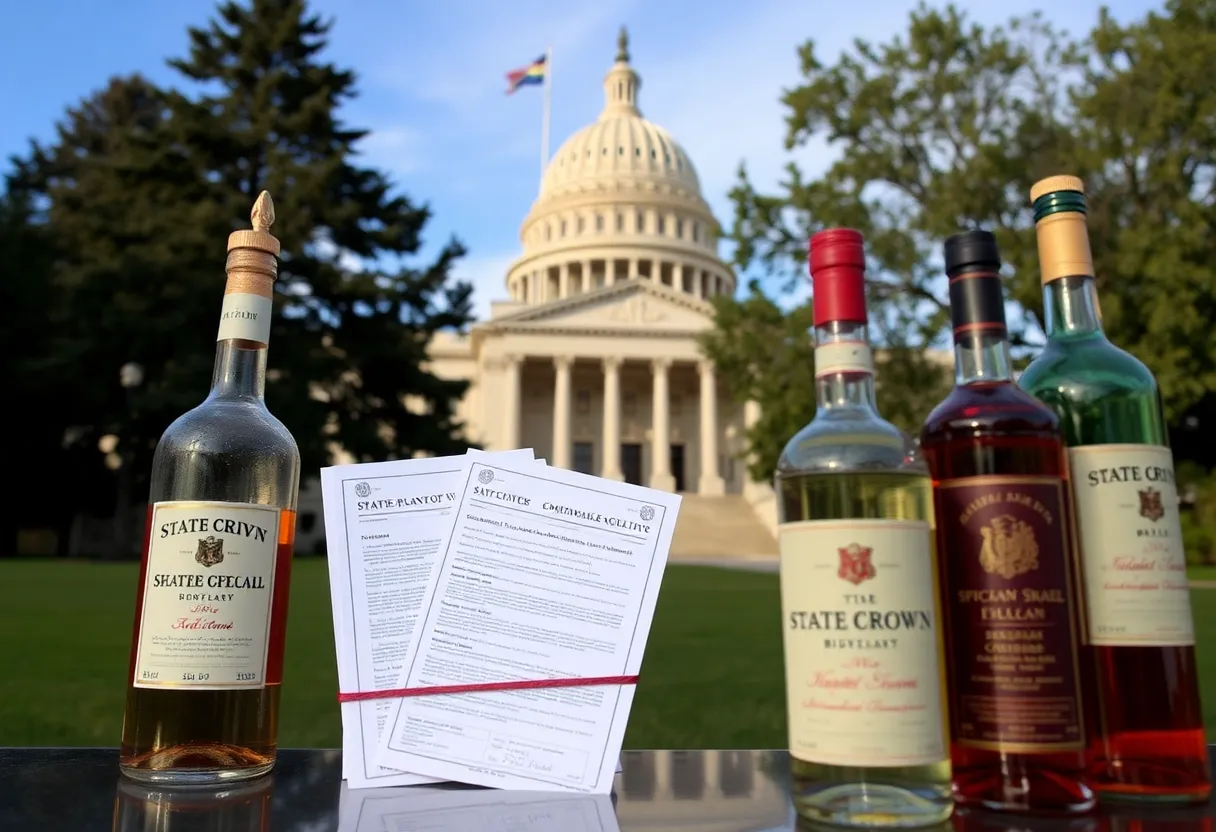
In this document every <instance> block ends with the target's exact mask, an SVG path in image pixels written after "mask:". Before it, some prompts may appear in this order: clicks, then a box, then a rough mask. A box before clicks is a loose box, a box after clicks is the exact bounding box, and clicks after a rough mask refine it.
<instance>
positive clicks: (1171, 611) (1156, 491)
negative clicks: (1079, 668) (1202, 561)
mask: <svg viewBox="0 0 1216 832" xmlns="http://www.w3.org/2000/svg"><path fill="white" fill-rule="evenodd" d="M1068 458H1069V464H1070V466H1071V468H1072V479H1073V489H1072V490H1073V501H1074V503H1075V505H1076V509H1077V531H1078V533H1079V534H1078V537H1079V538H1080V544H1081V557H1082V560H1081V563H1082V566H1083V572H1084V581H1085V601H1086V612H1087V613H1088V620H1089V627H1088V634H1087V635H1088V638H1089V641H1090V643H1091V644H1096V645H1099V646H1104V647H1105V646H1137V645H1139V646H1144V645H1152V646H1186V645H1193V644H1194V643H1195V626H1194V622H1193V620H1192V618H1191V591H1190V585H1189V583H1188V581H1187V576H1186V551H1185V550H1184V549H1183V546H1182V521H1181V519H1180V518H1179V513H1178V491H1177V487H1176V486H1175V483H1174V457H1173V454H1172V453H1171V452H1170V449H1169V448H1166V447H1162V446H1160V445H1088V446H1083V447H1079V448H1070V449H1069V451H1068Z"/></svg>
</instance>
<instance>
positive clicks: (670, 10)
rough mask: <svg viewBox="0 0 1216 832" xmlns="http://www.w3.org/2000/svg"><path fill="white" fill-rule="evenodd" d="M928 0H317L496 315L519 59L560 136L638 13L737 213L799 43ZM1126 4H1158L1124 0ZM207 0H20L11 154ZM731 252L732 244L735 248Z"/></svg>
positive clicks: (4, 86) (529, 141)
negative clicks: (538, 60)
mask: <svg viewBox="0 0 1216 832" xmlns="http://www.w3.org/2000/svg"><path fill="white" fill-rule="evenodd" d="M915 5H916V3H915V0H867V2H865V3H829V2H820V0H750V2H747V3H743V2H737V0H735V1H733V2H732V1H731V0H665V2H663V3H645V4H643V3H642V2H641V0H595V2H589V1H588V2H570V0H564V1H563V0H517V1H516V2H511V3H504V2H497V0H441V2H428V3H422V2H418V0H408V1H406V0H398V1H397V2H390V0H315V2H314V5H313V8H314V9H316V10H317V11H320V12H321V13H322V14H323V15H324V16H326V17H332V18H335V19H336V25H335V26H334V29H333V31H332V32H331V46H330V51H329V56H328V57H329V59H330V60H333V61H334V62H336V63H337V64H339V65H340V66H344V67H349V68H352V69H354V70H355V71H356V73H357V74H358V89H359V92H360V95H359V97H358V98H357V99H356V100H355V101H353V102H352V103H350V104H349V105H347V106H346V108H345V109H344V112H343V117H344V119H345V120H346V121H347V123H348V124H350V125H352V126H357V127H362V128H367V129H370V130H372V131H373V132H372V134H371V135H370V136H369V137H368V138H367V140H365V142H364V144H363V147H362V154H363V162H364V163H365V164H369V165H372V166H375V167H377V168H380V169H381V170H384V171H386V172H388V173H389V175H390V176H391V177H392V178H393V179H394V181H395V182H396V183H397V184H398V186H399V187H400V188H401V189H402V190H403V191H404V192H405V193H407V194H408V195H409V196H411V197H412V198H414V199H415V200H418V201H423V202H427V203H429V204H430V206H431V208H432V210H433V211H434V214H435V216H434V218H433V220H432V221H431V223H430V224H429V226H428V228H427V231H426V238H425V239H426V245H427V249H428V250H433V249H435V248H437V247H438V246H440V245H442V243H443V242H444V241H445V240H446V239H447V238H448V237H449V236H450V235H452V234H455V235H457V236H458V237H459V238H460V239H461V240H462V241H463V242H464V243H465V245H466V246H467V247H468V249H469V255H468V256H467V257H466V258H465V259H464V260H463V261H462V262H461V264H460V265H459V266H458V268H457V274H458V276H460V277H463V278H467V279H469V280H471V281H473V283H474V285H475V296H474V303H475V309H476V311H477V312H478V314H479V315H484V314H485V313H486V311H487V310H488V307H489V303H490V301H491V300H492V299H500V298H502V297H503V296H504V295H505V291H504V289H503V280H504V277H505V272H506V268H507V265H508V264H509V263H510V262H511V260H512V259H513V258H514V257H515V256H516V255H517V254H518V252H519V236H518V234H519V224H520V222H521V220H522V219H523V217H524V215H525V214H526V213H527V211H528V208H529V206H530V204H531V202H532V200H533V199H535V198H536V193H537V187H538V184H539V179H540V142H541V139H540V135H541V103H542V92H541V88H540V87H527V88H524V89H523V90H521V91H519V92H518V93H516V94H515V95H513V96H505V95H504V94H503V92H504V89H505V86H506V82H505V79H504V77H503V76H504V74H505V73H506V72H507V71H508V70H511V69H514V68H516V67H518V66H520V65H523V64H526V63H528V62H529V61H531V60H532V59H533V58H535V57H537V56H538V55H540V54H542V53H543V52H544V50H545V48H546V47H547V46H548V47H551V48H552V50H553V93H552V95H553V98H552V138H551V151H553V152H556V150H557V149H558V148H559V147H560V145H561V142H562V141H564V140H565V139H566V138H567V137H568V136H570V135H571V134H572V133H573V132H574V131H576V130H577V129H578V128H579V127H581V126H583V125H584V124H587V123H589V122H591V121H592V120H594V118H595V117H596V115H597V114H598V113H599V110H600V108H601V106H602V104H603V93H602V90H601V80H602V78H603V75H604V73H605V72H606V71H607V69H608V68H609V66H610V65H611V63H612V60H613V56H614V54H615V51H616V33H617V29H618V28H619V27H620V26H621V25H622V24H624V25H626V26H628V28H629V33H630V52H631V56H632V61H633V65H634V67H635V69H637V71H638V72H639V73H640V75H641V77H642V88H641V92H640V106H641V109H642V112H643V114H644V115H645V116H646V117H647V118H649V119H650V120H652V121H654V122H655V123H657V124H660V125H662V126H663V127H665V128H666V129H667V130H668V131H670V132H671V133H672V135H673V136H675V138H676V139H677V140H678V141H680V142H681V143H682V144H683V145H684V147H685V148H686V149H687V150H688V152H689V154H690V155H691V158H692V160H693V162H694V163H695V164H696V166H697V170H698V173H699V175H700V177H701V183H702V187H703V189H704V195H705V198H706V199H707V200H708V201H709V204H710V206H711V208H712V209H713V211H714V213H715V215H716V216H717V217H718V219H719V221H721V222H723V223H726V222H729V220H730V216H731V214H730V205H729V202H728V200H727V198H726V193H727V190H728V189H729V188H730V186H731V184H732V182H733V181H734V178H735V172H736V170H737V168H738V165H739V163H740V162H746V164H747V165H748V168H749V170H750V171H751V174H752V176H753V179H754V180H755V181H756V182H757V183H758V184H759V185H761V186H772V185H773V184H774V183H776V182H777V181H778V179H779V178H780V176H781V174H782V169H783V167H784V166H785V164H786V163H787V162H788V161H789V160H790V158H791V157H790V156H789V155H788V154H786V153H785V152H784V151H783V150H782V146H783V145H782V141H783V138H784V126H785V125H784V112H783V109H782V107H781V105H780V103H779V100H778V99H779V97H780V95H781V92H782V90H783V89H785V88H787V87H789V86H792V85H795V84H796V83H797V82H798V65H797V56H796V49H797V47H798V46H799V45H800V44H801V43H802V42H804V41H805V40H807V39H808V38H813V39H814V40H815V41H816V43H817V46H818V48H819V49H820V50H821V51H820V54H821V55H822V56H823V57H824V58H826V59H829V60H830V59H831V58H832V57H833V56H834V55H836V54H838V53H839V51H840V50H841V49H842V48H844V47H846V46H847V45H848V44H849V43H850V42H851V41H852V39H853V38H855V37H862V38H865V39H868V40H872V41H883V40H886V39H887V38H889V37H891V36H892V35H894V34H896V33H898V32H901V31H903V30H904V29H905V28H906V22H907V17H908V13H909V12H910V11H911V9H912V8H913V7H914V6H915ZM960 5H961V6H963V7H965V8H967V9H968V10H969V11H970V13H971V14H972V16H973V17H974V18H975V19H977V20H979V21H981V22H986V23H994V22H999V21H1003V20H1005V19H1007V18H1008V17H1009V16H1011V15H1013V14H1018V13H1022V12H1027V11H1030V10H1032V9H1034V8H1044V9H1045V12H1046V14H1047V16H1048V18H1049V19H1050V20H1051V21H1052V22H1053V23H1055V24H1056V25H1057V26H1059V27H1062V28H1065V29H1067V30H1069V31H1071V32H1074V33H1081V32H1083V31H1085V30H1087V29H1088V28H1089V26H1090V25H1092V23H1093V22H1094V20H1096V18H1097V13H1098V5H1099V4H1098V3H1093V2H1081V0H1067V1H1066V2H1056V3H1050V4H1049V3H1046V2H1044V0H966V1H965V2H962V3H960ZM1108 5H1110V6H1111V8H1112V11H1113V12H1114V14H1115V15H1116V17H1118V18H1120V19H1128V18H1131V17H1136V16H1139V15H1140V14H1142V13H1143V12H1144V11H1145V10H1147V9H1148V8H1150V7H1154V6H1157V5H1159V4H1157V3H1150V2H1147V0H1116V1H1115V2H1112V3H1109V4H1108ZM213 9H214V3H213V2H211V0H172V2H164V0H159V1H157V0H54V2H51V3H14V4H8V7H7V8H6V11H5V26H4V32H3V34H0V79H3V81H2V82H0V113H3V114H4V117H3V119H0V156H2V157H3V159H4V160H5V162H4V165H5V167H7V159H8V157H9V156H10V155H11V154H13V153H21V152H23V151H24V150H25V149H26V147H27V141H28V139H29V138H30V137H36V138H39V139H41V140H47V139H51V138H53V136H54V125H55V122H56V121H57V120H58V119H59V118H60V117H61V115H62V113H63V111H64V110H65V108H66V107H68V106H69V105H72V104H75V103H76V102H78V101H79V100H80V99H81V98H82V97H84V96H86V95H88V94H89V93H90V92H92V91H94V90H96V89H98V88H99V87H101V86H102V85H103V84H104V82H105V80H106V79H107V78H108V77H110V76H112V75H116V74H127V73H132V72H141V73H143V74H145V75H147V76H148V77H149V78H151V79H152V80H154V81H156V82H160V83H165V84H170V83H177V82H178V79H177V77H176V75H175V73H173V72H172V71H171V70H170V69H168V68H167V67H166V66H165V59H166V58H168V57H174V56H181V55H184V54H185V52H186V46H187V37H186V27H187V26H189V25H202V24H204V23H205V22H206V21H207V19H208V18H209V17H210V15H211V13H212V10H213ZM796 158H797V160H798V161H799V163H800V164H802V165H803V166H804V169H806V170H808V171H810V172H814V171H815V170H819V169H822V168H823V167H824V166H825V165H826V164H827V163H828V162H829V161H830V156H829V155H828V153H827V151H826V150H825V149H824V148H822V147H812V148H809V149H806V150H803V151H800V152H799V153H798V154H797V156H796ZM726 254H727V252H726V251H725V250H724V251H723V255H724V256H725V255H726Z"/></svg>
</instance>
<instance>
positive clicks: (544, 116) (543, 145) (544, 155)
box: [540, 46, 553, 180]
mask: <svg viewBox="0 0 1216 832" xmlns="http://www.w3.org/2000/svg"><path fill="white" fill-rule="evenodd" d="M552 75H553V47H551V46H546V47H545V103H544V105H543V109H542V110H541V117H540V119H541V120H540V176H541V179H542V180H543V179H544V178H545V168H546V167H547V166H548V165H549V103H550V100H551V93H552V87H551V86H550V78H551V77H552Z"/></svg>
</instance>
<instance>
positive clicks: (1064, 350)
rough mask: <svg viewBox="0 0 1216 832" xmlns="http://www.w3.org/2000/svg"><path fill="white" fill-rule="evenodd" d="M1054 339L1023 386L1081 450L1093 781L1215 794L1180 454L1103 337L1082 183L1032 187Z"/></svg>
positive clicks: (1139, 372)
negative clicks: (1095, 701) (1181, 501)
mask: <svg viewBox="0 0 1216 832" xmlns="http://www.w3.org/2000/svg"><path fill="white" fill-rule="evenodd" d="M1030 196H1031V201H1032V203H1033V206H1034V218H1035V226H1036V233H1037V235H1038V245H1039V265H1040V270H1041V275H1042V281H1043V305H1044V308H1045V311H1046V324H1047V345H1046V347H1045V348H1044V349H1043V351H1042V353H1040V354H1039V355H1038V357H1036V358H1035V360H1034V361H1032V362H1031V363H1030V366H1028V367H1027V368H1026V370H1025V372H1024V373H1023V375H1022V378H1021V379H1020V380H1019V384H1020V386H1021V387H1022V388H1023V389H1024V390H1026V391H1027V392H1029V393H1031V394H1033V395H1034V396H1036V397H1037V398H1039V399H1040V400H1041V401H1043V402H1044V403H1046V404H1047V405H1048V406H1049V407H1051V408H1052V409H1053V410H1054V411H1055V412H1056V414H1057V415H1058V416H1059V418H1060V424H1061V427H1062V428H1063V430H1064V438H1065V441H1066V442H1067V444H1068V446H1069V450H1068V456H1069V464H1070V466H1071V468H1072V477H1073V502H1074V506H1075V511H1076V527H1077V533H1078V535H1077V536H1078V538H1079V541H1080V554H1081V564H1082V585H1083V587H1084V590H1085V594H1084V597H1085V607H1086V624H1087V626H1086V627H1085V629H1084V631H1083V633H1084V637H1085V639H1086V640H1087V642H1088V644H1089V645H1092V652H1093V660H1094V663H1095V665H1096V667H1097V673H1098V685H1097V687H1098V695H1099V704H1100V708H1099V709H1098V711H1097V714H1096V716H1097V730H1096V731H1094V734H1095V736H1092V737H1091V738H1090V762H1089V766H1090V770H1089V776H1090V780H1091V783H1092V785H1093V786H1094V788H1095V790H1096V791H1097V792H1098V793H1099V795H1101V796H1102V798H1103V799H1125V800H1144V801H1155V802H1182V803H1186V802H1192V801H1205V800H1207V799H1208V796H1209V795H1210V794H1211V788H1212V787H1211V772H1210V769H1209V763H1208V753H1207V748H1206V740H1205V738H1204V730H1203V711H1202V708H1201V707H1200V698H1199V683H1198V674H1197V673H1196V667H1195V648H1194V645H1195V630H1194V624H1193V622H1192V618H1191V598H1190V589H1189V586H1188V583H1187V576H1186V554H1185V552H1184V551H1183V547H1182V527H1181V523H1180V520H1179V515H1178V494H1177V489H1176V486H1175V483H1174V460H1173V455H1172V453H1171V451H1170V448H1169V439H1168V436H1167V433H1166V429H1165V420H1164V416H1163V414H1162V410H1161V404H1160V398H1159V395H1158V388H1157V382H1156V380H1155V379H1154V378H1153V375H1152V373H1151V372H1150V371H1149V370H1148V368H1147V367H1145V366H1144V364H1142V363H1141V362H1140V361H1139V360H1137V359H1136V358H1134V357H1133V356H1131V355H1130V354H1128V353H1127V352H1125V351H1124V350H1122V349H1120V348H1119V347H1117V346H1115V345H1114V344H1112V343H1111V342H1110V341H1109V340H1108V339H1107V337H1106V335H1105V334H1104V333H1103V331H1102V317H1101V313H1100V311H1099V307H1098V298H1097V293H1096V290H1095V286H1094V269H1093V258H1092V256H1091V253H1090V248H1089V235H1088V232H1087V230H1086V225H1085V212H1086V209H1085V194H1084V186H1083V184H1082V182H1081V180H1080V179H1078V178H1076V177H1074V176H1052V177H1049V178H1047V179H1044V180H1042V181H1040V182H1038V183H1036V184H1035V186H1034V187H1033V189H1032V190H1031V192H1030Z"/></svg>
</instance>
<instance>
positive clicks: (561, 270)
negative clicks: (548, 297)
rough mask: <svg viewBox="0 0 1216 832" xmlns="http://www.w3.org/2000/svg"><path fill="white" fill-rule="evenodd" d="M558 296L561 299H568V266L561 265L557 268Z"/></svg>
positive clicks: (566, 264) (567, 264)
mask: <svg viewBox="0 0 1216 832" xmlns="http://www.w3.org/2000/svg"><path fill="white" fill-rule="evenodd" d="M558 274H559V275H560V277H558V279H557V280H558V296H559V297H562V298H568V297H570V264H569V263H562V264H561V266H559V267H558Z"/></svg>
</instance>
